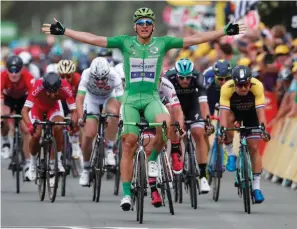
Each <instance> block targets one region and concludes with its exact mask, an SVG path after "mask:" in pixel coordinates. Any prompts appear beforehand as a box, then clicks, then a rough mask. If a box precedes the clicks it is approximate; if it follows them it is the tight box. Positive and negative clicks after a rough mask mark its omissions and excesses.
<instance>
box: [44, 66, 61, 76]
mask: <svg viewBox="0 0 297 229" xmlns="http://www.w3.org/2000/svg"><path fill="white" fill-rule="evenodd" d="M50 72H54V73H57V74H58V64H49V65H48V66H47V67H46V70H45V73H46V74H47V73H50Z"/></svg>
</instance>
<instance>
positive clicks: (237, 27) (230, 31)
mask: <svg viewBox="0 0 297 229" xmlns="http://www.w3.org/2000/svg"><path fill="white" fill-rule="evenodd" d="M245 31H246V26H245V25H244V24H232V23H230V24H228V25H226V26H225V27H224V28H223V29H220V30H216V31H210V32H203V33H195V34H194V35H192V36H188V37H185V38H184V43H183V47H184V48H187V47H189V46H192V45H197V44H201V43H204V42H209V41H213V40H217V39H219V38H221V37H223V36H225V35H237V34H243V33H245Z"/></svg>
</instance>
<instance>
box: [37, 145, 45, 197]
mask: <svg viewBox="0 0 297 229" xmlns="http://www.w3.org/2000/svg"><path fill="white" fill-rule="evenodd" d="M42 144H43V146H42V147H40V151H41V152H40V153H39V155H38V166H37V169H36V182H37V185H38V193H39V199H40V201H43V200H44V197H45V190H46V174H47V156H46V154H45V152H47V147H48V146H47V144H45V145H44V143H42ZM41 155H43V159H42V158H41Z"/></svg>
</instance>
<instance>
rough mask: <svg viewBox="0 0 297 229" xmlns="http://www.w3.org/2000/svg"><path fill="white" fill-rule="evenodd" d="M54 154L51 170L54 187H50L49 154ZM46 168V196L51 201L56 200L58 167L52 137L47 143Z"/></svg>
mask: <svg viewBox="0 0 297 229" xmlns="http://www.w3.org/2000/svg"><path fill="white" fill-rule="evenodd" d="M51 153H53V154H54V158H55V159H54V171H53V177H54V178H55V183H54V187H53V188H52V187H51V185H50V178H51V176H52V175H51V174H50V171H51V168H50V154H51ZM47 156H48V167H47V168H48V170H47V176H46V178H47V189H48V197H49V199H50V201H51V202H52V203H53V202H54V201H55V200H56V196H57V189H58V183H59V168H58V152H57V144H56V140H55V139H54V138H52V139H51V142H50V143H49V151H48V154H47Z"/></svg>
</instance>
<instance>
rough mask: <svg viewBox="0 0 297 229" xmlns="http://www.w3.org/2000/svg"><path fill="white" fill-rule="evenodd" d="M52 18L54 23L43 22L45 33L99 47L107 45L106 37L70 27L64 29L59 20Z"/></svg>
mask: <svg viewBox="0 0 297 229" xmlns="http://www.w3.org/2000/svg"><path fill="white" fill-rule="evenodd" d="M54 20H55V22H56V24H43V27H42V32H44V33H45V34H53V35H65V36H67V37H69V38H72V39H74V40H77V41H80V42H83V43H87V44H90V45H96V46H100V47H106V46H107V37H103V36H97V35H95V34H92V33H87V32H80V31H75V30H72V29H66V28H65V27H64V25H63V24H62V23H61V22H59V21H58V20H57V19H55V18H54Z"/></svg>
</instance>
